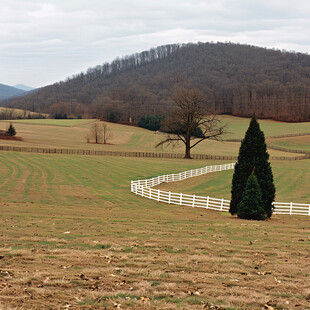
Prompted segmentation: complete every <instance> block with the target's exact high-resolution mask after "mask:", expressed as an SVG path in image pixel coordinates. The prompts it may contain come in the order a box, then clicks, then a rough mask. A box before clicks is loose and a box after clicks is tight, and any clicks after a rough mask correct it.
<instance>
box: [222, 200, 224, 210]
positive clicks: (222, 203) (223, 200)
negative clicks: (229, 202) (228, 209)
mask: <svg viewBox="0 0 310 310" xmlns="http://www.w3.org/2000/svg"><path fill="white" fill-rule="evenodd" d="M223 203H224V198H222V201H221V211H223Z"/></svg>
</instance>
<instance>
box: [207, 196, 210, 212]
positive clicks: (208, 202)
mask: <svg viewBox="0 0 310 310" xmlns="http://www.w3.org/2000/svg"><path fill="white" fill-rule="evenodd" d="M209 198H210V197H209V196H208V197H207V209H208V208H209Z"/></svg>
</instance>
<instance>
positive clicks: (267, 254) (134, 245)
mask: <svg viewBox="0 0 310 310" xmlns="http://www.w3.org/2000/svg"><path fill="white" fill-rule="evenodd" d="M221 163H223V162H221V161H204V160H172V159H148V158H123V157H103V156H75V155H56V154H55V155H43V154H29V153H15V152H0V205H1V214H0V309H115V308H116V309H117V308H118V309H203V308H205V309H208V307H209V309H212V308H211V306H214V307H215V306H217V307H218V308H213V309H263V308H267V306H268V307H269V309H310V288H309V280H310V259H309V258H310V252H309V244H310V225H309V218H308V217H306V216H291V217H290V216H273V217H272V218H271V220H269V221H266V222H256V221H243V220H239V219H237V218H236V217H231V216H230V215H229V214H227V213H220V212H212V211H208V210H202V209H196V208H190V207H180V206H174V205H166V204H159V203H157V202H155V201H150V200H148V199H145V198H141V197H139V196H135V195H133V194H131V193H130V180H131V179H143V178H149V177H153V176H157V175H160V174H166V173H175V172H180V171H184V170H188V169H192V168H196V167H201V166H205V165H213V164H221ZM309 163H310V160H302V161H273V162H272V166H273V169H274V173H275V179H276V185H277V188H278V191H280V193H281V192H282V193H283V192H285V191H286V190H288V189H291V193H290V197H291V198H292V200H293V201H296V202H299V201H301V199H305V200H309V193H308V190H307V189H308V187H307V185H308V183H309V179H307V177H308V178H309ZM231 176H232V171H224V172H221V173H212V174H209V175H206V176H203V177H202V178H201V177H197V178H193V179H192V180H191V182H194V181H195V180H196V181H197V184H198V185H197V186H198V187H197V188H195V186H193V184H191V185H189V186H192V189H191V190H194V191H196V192H197V193H204V192H205V194H207V195H208V194H210V195H211V193H210V191H212V195H213V194H214V195H213V196H215V197H219V198H221V197H228V196H229V190H230V188H229V183H230V180H231ZM217 178H218V180H217ZM301 179H305V180H304V181H303V182H300V180H301ZM208 180H209V181H208ZM188 181H189V180H188ZM288 181H289V185H288ZM185 182H187V181H185ZM208 182H209V183H208ZM182 183H183V182H179V183H174V185H175V188H176V189H177V188H178V187H179V186H182ZM194 183H195V182H194ZM204 184H205V185H204ZM212 184H213V185H212ZM170 185H172V184H169V186H170ZM222 185H223V186H222ZM167 186H168V185H167ZM204 186H206V187H208V188H205V190H204V189H203V187H204ZM209 186H210V187H209ZM301 188H303V190H301ZM303 196H304V197H303ZM277 198H278V197H277ZM279 199H280V197H279Z"/></svg>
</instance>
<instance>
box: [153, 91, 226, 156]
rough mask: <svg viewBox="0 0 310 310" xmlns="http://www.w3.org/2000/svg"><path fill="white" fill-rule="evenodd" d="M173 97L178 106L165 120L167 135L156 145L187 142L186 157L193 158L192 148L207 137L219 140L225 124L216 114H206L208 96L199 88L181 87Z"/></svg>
mask: <svg viewBox="0 0 310 310" xmlns="http://www.w3.org/2000/svg"><path fill="white" fill-rule="evenodd" d="M172 99H173V100H174V102H175V104H176V108H175V110H174V111H173V115H170V117H168V118H167V120H166V122H165V125H164V131H165V132H166V133H167V135H166V137H165V138H164V139H163V140H162V141H161V142H159V143H158V144H157V145H156V147H158V146H162V145H171V144H173V145H174V144H176V143H177V142H179V141H181V142H183V143H184V144H185V158H191V157H190V150H191V149H192V148H193V147H195V146H196V145H197V144H199V143H200V142H202V141H204V140H206V139H215V140H219V139H220V136H221V135H223V134H224V129H225V126H224V125H222V124H221V121H220V120H219V119H218V118H216V116H215V115H213V116H205V112H204V111H205V109H204V106H205V103H206V98H205V95H204V93H203V92H201V91H200V90H199V89H190V90H188V89H185V88H181V89H179V90H178V91H176V92H175V93H174V94H173V96H172ZM192 141H194V143H193V144H191V142H192Z"/></svg>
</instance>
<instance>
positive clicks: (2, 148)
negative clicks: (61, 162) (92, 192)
mask: <svg viewBox="0 0 310 310" xmlns="http://www.w3.org/2000/svg"><path fill="white" fill-rule="evenodd" d="M0 151H12V152H28V153H44V154H74V155H101V156H123V157H149V158H180V159H181V158H184V154H178V153H156V152H122V151H100V150H83V149H59V148H40V147H24V146H7V145H0ZM192 158H193V159H216V160H237V159H238V157H237V156H223V155H208V154H192ZM306 158H309V156H297V157H275V156H271V157H270V159H273V160H301V159H306Z"/></svg>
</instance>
